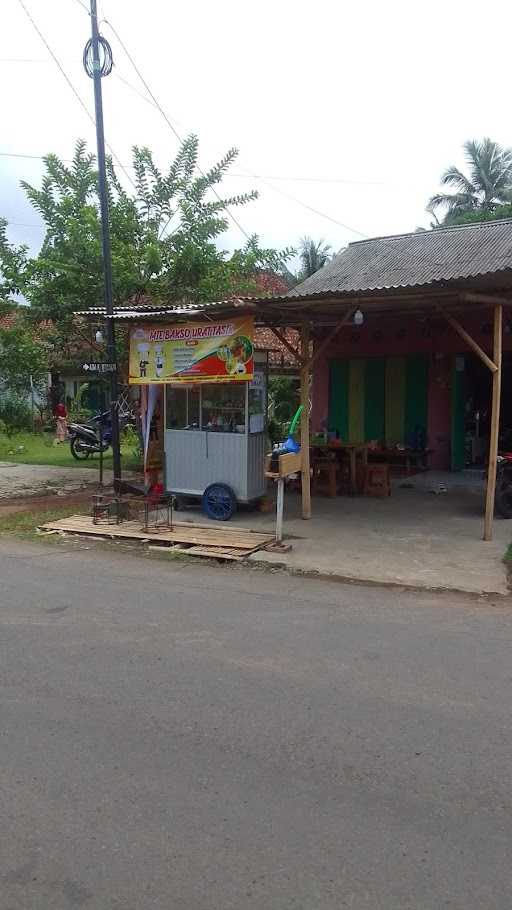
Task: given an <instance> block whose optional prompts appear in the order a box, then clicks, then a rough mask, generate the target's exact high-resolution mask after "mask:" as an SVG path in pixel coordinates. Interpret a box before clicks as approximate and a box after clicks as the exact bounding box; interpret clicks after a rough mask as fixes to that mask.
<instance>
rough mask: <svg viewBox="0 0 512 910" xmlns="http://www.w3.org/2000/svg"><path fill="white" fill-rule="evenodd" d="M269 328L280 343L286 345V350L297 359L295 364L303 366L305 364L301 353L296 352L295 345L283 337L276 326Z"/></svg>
mask: <svg viewBox="0 0 512 910" xmlns="http://www.w3.org/2000/svg"><path fill="white" fill-rule="evenodd" d="M269 328H270V331H271V332H273V334H274V335H275V336H276V338H277V340H278V341H280V342H281V344H282V345H284V347H285V348H286V350H287V351H288V352H289V353H290V354H291V355H292V357H293V358H294V359H295V362H296V363H298V364H299V366H303V365H304V364H303V360H302V357H301V356H300V354H299V352H298V351H296V350H295V348H294V347H293V345H292V344H290V342H289V341H288V339H287V338H286V336H285V335H283V334H282V332H280V331H279V329H276V328H274V326H269Z"/></svg>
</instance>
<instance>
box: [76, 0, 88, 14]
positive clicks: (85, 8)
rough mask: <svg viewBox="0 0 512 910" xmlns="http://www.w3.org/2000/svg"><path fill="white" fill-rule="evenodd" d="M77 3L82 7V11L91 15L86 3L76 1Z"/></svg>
mask: <svg viewBox="0 0 512 910" xmlns="http://www.w3.org/2000/svg"><path fill="white" fill-rule="evenodd" d="M76 2H77V3H78V4H79V6H81V7H82V9H84V10H85V12H86V13H87V15H88V16H90V15H91V11H90V9H89V8H88V7H87V6H86V5H85V3H82V0H76Z"/></svg>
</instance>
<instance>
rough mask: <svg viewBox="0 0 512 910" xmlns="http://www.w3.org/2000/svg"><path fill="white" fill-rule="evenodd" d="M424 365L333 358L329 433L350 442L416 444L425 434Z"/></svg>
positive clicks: (417, 359)
mask: <svg viewBox="0 0 512 910" xmlns="http://www.w3.org/2000/svg"><path fill="white" fill-rule="evenodd" d="M427 412H428V361H427V358H426V357H423V356H413V357H387V358H384V357H367V358H361V357H358V358H353V359H350V360H332V361H331V362H330V365H329V429H330V430H337V431H338V435H339V437H340V439H343V440H345V441H348V442H362V441H364V442H370V441H371V440H379V441H385V442H386V443H387V444H388V445H395V444H396V443H400V444H402V445H405V444H409V445H411V444H414V442H413V440H414V438H415V437H416V436H417V434H418V431H422V433H423V438H426V433H427V416H428V415H427Z"/></svg>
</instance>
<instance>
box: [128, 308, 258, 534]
mask: <svg viewBox="0 0 512 910" xmlns="http://www.w3.org/2000/svg"><path fill="white" fill-rule="evenodd" d="M253 339H254V322H253V319H252V318H251V317H242V318H240V319H227V320H219V321H218V322H210V323H205V322H202V323H177V324H175V325H168V326H166V325H163V324H161V323H160V324H156V325H143V326H139V327H137V328H136V329H134V330H132V333H131V337H130V383H132V384H138V385H141V386H145V385H147V386H150V385H158V386H160V387H161V388H162V387H163V389H164V394H163V425H164V430H163V449H164V459H163V462H164V477H163V482H164V486H165V489H166V491H167V492H169V493H173V494H174V496H175V500H176V504H177V506H178V507H179V506H180V505H181V504H183V502H184V501H185V500H186V498H187V497H193V498H198V497H200V498H201V501H202V506H203V509H204V511H205V512H206V514H207V515H208V516H209V517H211V518H215V519H218V520H222V521H226V520H227V519H229V518H231V516H232V515H233V512H234V511H235V509H236V506H237V503H239V502H241V503H248V502H251V501H253V500H256V499H258V498H259V497H261V496H262V495H263V494H264V492H265V476H264V462H265V452H266V448H267V441H266V414H267V354H266V353H265V352H261V351H254V343H253ZM153 399H154V396H153ZM151 416H152V415H151V414H147V415H146V422H148V421H151Z"/></svg>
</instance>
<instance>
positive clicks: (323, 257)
mask: <svg viewBox="0 0 512 910" xmlns="http://www.w3.org/2000/svg"><path fill="white" fill-rule="evenodd" d="M331 257H332V252H331V247H330V246H329V244H327V243H325V242H324V240H323V239H322V240H318V241H317V242H316V243H315V241H314V240H313V238H312V237H303V238H302V240H301V241H300V244H299V258H300V261H301V268H300V270H299V272H298V274H297V281H299V282H300V281H305V280H306V278H310V277H311V275H314V274H315V272H318V270H319V269H321V268H323V266H324V265H325V263H326V262H328V261H329V259H331Z"/></svg>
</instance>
